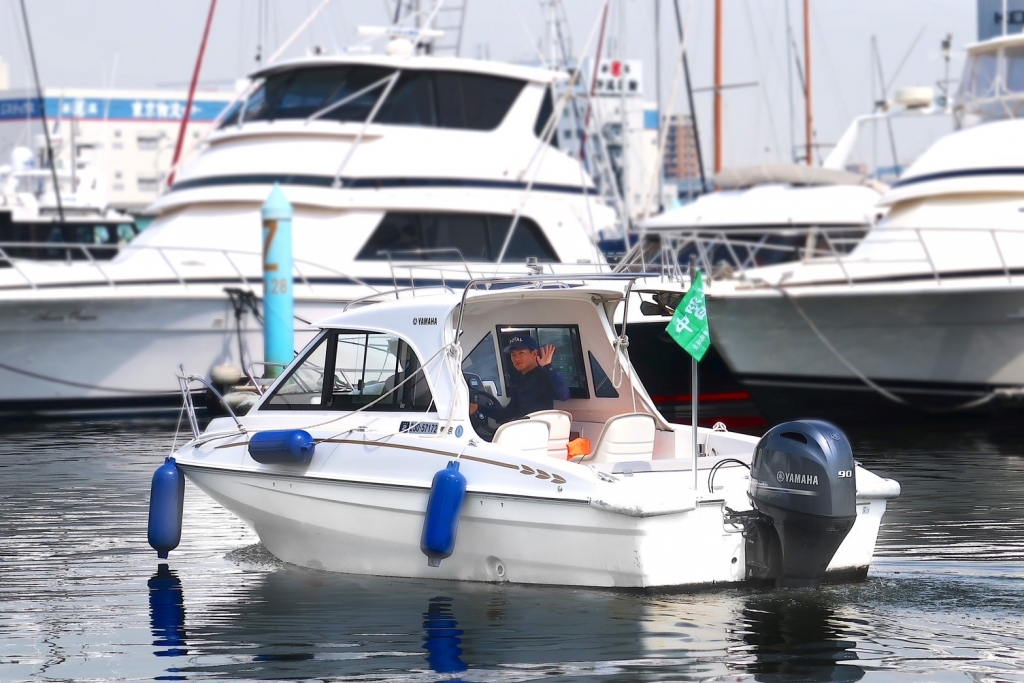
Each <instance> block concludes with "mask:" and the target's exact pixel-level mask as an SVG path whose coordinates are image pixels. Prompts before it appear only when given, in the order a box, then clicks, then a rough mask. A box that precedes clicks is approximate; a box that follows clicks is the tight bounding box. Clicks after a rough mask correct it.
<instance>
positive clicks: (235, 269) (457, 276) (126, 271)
mask: <svg viewBox="0 0 1024 683" xmlns="http://www.w3.org/2000/svg"><path fill="white" fill-rule="evenodd" d="M29 249H31V250H36V251H46V252H50V251H54V250H55V251H65V252H67V253H76V254H80V255H81V258H80V259H75V260H72V259H49V260H41V259H32V258H24V257H20V256H17V255H11V251H12V250H29ZM96 249H103V250H107V251H109V250H111V249H118V247H116V246H114V245H97V244H82V243H74V242H0V268H3V267H4V266H8V267H10V268H11V269H12V270H13V271H14V272H16V273H18V275H19V276H20V277H21V279H22V280H23V281H24V283H25V284H26V285H28V286H29V287H31V288H32V289H38V288H39V287H40V286H42V285H50V286H52V285H54V284H58V283H60V282H68V283H71V282H73V283H75V284H82V283H86V284H87V283H88V282H89V280H88V276H78V277H76V278H75V279H73V280H72V279H70V278H67V277H66V273H65V272H62V273H59V274H58V275H57V276H56V277H55V276H54V274H55V271H54V270H53V269H51V268H47V267H46V265H47V264H64V263H66V262H72V263H74V264H76V265H77V264H80V267H81V268H83V269H89V270H92V271H93V272H94V273H95V276H96V277H95V281H96V283H97V284H101V285H105V286H108V287H111V288H117V287H119V286H128V285H138V284H139V282H140V281H142V280H145V281H152V280H154V279H159V278H160V277H161V276H164V277H167V278H169V279H173V280H175V281H176V282H177V284H179V285H180V286H181V287H183V288H185V289H188V288H189V284H190V281H194V280H197V279H202V280H208V279H209V278H210V277H211V275H212V274H213V273H216V272H217V270H216V269H217V266H218V265H222V266H226V270H227V273H228V275H227V277H231V278H234V279H236V280H237V281H239V282H241V283H242V284H243V285H244V286H245V287H252V286H253V285H254V284H255V285H262V281H263V275H262V254H261V253H260V252H256V251H245V250H239V249H219V248H214V247H198V246H181V247H179V246H158V245H137V244H128V245H124V246H123V247H121V248H120V252H121V253H127V252H139V253H147V252H148V253H155V254H157V255H158V256H159V262H160V263H162V265H163V266H164V267H165V270H164V271H163V272H162V273H161V272H153V271H152V267H153V265H154V264H153V262H152V261H149V262H147V263H146V264H145V270H143V269H141V268H139V267H132V265H133V264H131V261H130V260H129V259H125V260H103V259H97V258H95V255H94V253H93V251H94V250H96ZM443 253H450V254H453V257H452V258H451V259H450V260H449V261H431V260H411V259H410V260H395V259H393V258H392V257H397V258H399V259H400V258H402V257H407V256H418V257H420V258H423V257H424V256H429V255H432V254H437V255H440V254H443ZM196 254H211V255H216V256H218V257H220V259H222V262H221V263H220V264H217V263H204V264H201V265H203V266H204V267H205V268H204V269H203V270H202V271H200V272H196V271H195V270H192V271H191V272H184V271H183V270H182V266H186V265H188V266H190V267H191V266H194V265H195V264H188V261H187V258H188V255H193V256H194V255H196ZM183 255H184V259H183V258H182V257H183ZM175 257H177V258H175ZM246 261H248V264H247V265H248V267H246V263H245V262H246ZM176 262H177V263H176ZM386 263H387V270H384V269H383V266H384V262H383V261H381V262H378V264H379V266H381V268H382V269H381V273H380V277H388V278H389V279H390V280H391V281H392V283H393V286H394V289H404V288H405V287H404V286H403V285H401V284H400V283H399V281H400V280H402V281H403V282H404V281H408V282H410V283H411V284H412V285H413V287H415V286H417V285H416V282H417V280H419V281H420V282H422V283H423V285H422V286H432V285H431V284H429V281H431V280H434V281H437V280H439V281H440V282H441V286H442V287H448V286H462V285H463V284H465V283H466V282H468V281H470V280H473V279H474V278H479V277H485V276H490V275H493V274H494V268H495V264H494V263H492V262H480V263H475V262H474V263H472V264H471V263H469V262H467V261H466V259H465V258H464V257H463V255H462V254H461V252H459V250H458V249H420V250H405V251H393V252H391V253H389V254H388V260H387V262H386ZM365 265H370V264H365ZM502 267H503V269H515V268H532V269H533V272H537V269H541V270H549V271H550V272H551V273H552V274H556V273H557V272H558V271H565V270H569V271H574V272H586V271H595V270H596V271H603V272H607V271H608V270H609V266H607V265H606V264H594V263H586V264H569V263H549V264H548V263H546V264H540V265H536V266H534V265H531V264H517V263H511V262H510V263H505V264H502ZM510 274H514V275H518V274H520V271H518V270H514V271H512V272H511V273H510ZM293 276H294V277H295V282H296V285H298V284H300V283H301V285H302V286H303V287H305V288H306V289H307V290H308V291H309V292H310V293H312V292H313V291H314V281H315V278H318V277H325V276H326V277H332V278H341V279H345V280H349V281H351V283H352V284H354V285H359V286H362V287H365V288H367V289H368V290H369V291H371V292H374V293H386V292H390V291H391V290H392V287H390V286H384V287H381V286H378V285H373V284H370V283H368V282H367V281H366V279H365V277H360V276H357V275H353V274H352V273H350V272H345V271H342V270H339V269H337V268H334V267H332V266H330V265H327V264H326V263H323V262H314V261H309V260H304V259H298V258H296V259H293ZM10 286H11V285H10V284H8V285H6V287H8V288H9V287H10ZM18 286H21V285H18ZM3 288H5V286H4V285H0V289H3Z"/></svg>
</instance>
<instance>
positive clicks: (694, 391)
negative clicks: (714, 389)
mask: <svg viewBox="0 0 1024 683" xmlns="http://www.w3.org/2000/svg"><path fill="white" fill-rule="evenodd" d="M690 374H691V375H692V377H693V381H692V382H691V384H692V386H691V389H690V391H691V393H690V397H691V398H690V410H691V413H692V414H691V416H690V419H691V422H690V424H692V425H693V451H692V452H693V490H694V491H695V492H696V490H697V359H696V358H694V357H693V356H690Z"/></svg>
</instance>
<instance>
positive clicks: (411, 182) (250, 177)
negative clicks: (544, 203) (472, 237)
mask: <svg viewBox="0 0 1024 683" xmlns="http://www.w3.org/2000/svg"><path fill="white" fill-rule="evenodd" d="M274 183H279V184H280V185H282V186H285V185H292V186H296V185H298V186H305V187H323V188H327V189H334V178H333V177H331V176H322V175H305V174H298V173H293V174H281V173H239V174H234V175H221V176H208V177H205V178H193V179H191V180H180V181H178V182H176V183H174V185H172V186H171V187H170V189H169V190H168V192H179V191H183V190H194V189H198V188H202V187H221V186H224V185H273V184H274ZM423 187H447V188H476V189H489V190H526V189H527V187H528V183H525V182H520V181H516V180H484V179H478V178H395V177H380V178H342V179H341V186H340V187H339V188H337V189H346V190H383V189H390V188H423ZM533 191H534V192H562V193H572V194H583V193H584V192H586V193H587V194H594V189H593V188H589V187H586V188H585V187H583V186H582V185H561V184H556V183H534V184H533Z"/></svg>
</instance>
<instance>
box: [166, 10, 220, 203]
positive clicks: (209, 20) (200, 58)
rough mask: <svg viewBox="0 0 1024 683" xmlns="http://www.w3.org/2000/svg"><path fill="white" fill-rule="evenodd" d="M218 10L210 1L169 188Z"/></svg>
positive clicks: (168, 185)
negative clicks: (211, 28)
mask: <svg viewBox="0 0 1024 683" xmlns="http://www.w3.org/2000/svg"><path fill="white" fill-rule="evenodd" d="M216 8H217V0H210V11H209V13H208V14H207V15H206V28H205V29H203V40H202V42H201V43H200V44H199V56H198V57H197V58H196V68H195V70H194V71H193V72H192V84H191V85H189V88H188V100H187V101H186V102H185V113H184V115H183V116H182V117H181V127H180V128H179V129H178V142H177V143H176V144H175V145H174V158H173V159H172V160H171V173H170V175H169V176H168V177H167V187H170V186H171V185H173V184H174V174H175V173H176V172H177V169H178V161H179V160H180V159H181V147H182V145H183V144H184V142H185V131H186V130H187V129H188V119H189V115H190V114H191V113H192V98H193V97H195V94H196V85H198V83H199V70H200V69H202V67H203V55H204V54H205V53H206V41H207V40H208V39H209V37H210V24H212V23H213V11H214V10H215V9H216Z"/></svg>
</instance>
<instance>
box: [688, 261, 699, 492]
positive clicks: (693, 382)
mask: <svg viewBox="0 0 1024 683" xmlns="http://www.w3.org/2000/svg"><path fill="white" fill-rule="evenodd" d="M697 272H698V271H697V259H696V257H695V256H694V255H693V254H690V287H691V288H692V287H693V284H694V282H696V280H697ZM697 366H698V362H697V357H696V356H694V355H692V354H691V355H690V431H691V432H693V438H692V443H691V446H692V450H691V451H690V453H691V457H690V459H691V461H692V462H691V467H692V468H693V492H694V493H696V492H697V409H698V403H699V402H700V399H699V398H698V395H697V389H698V387H697Z"/></svg>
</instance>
